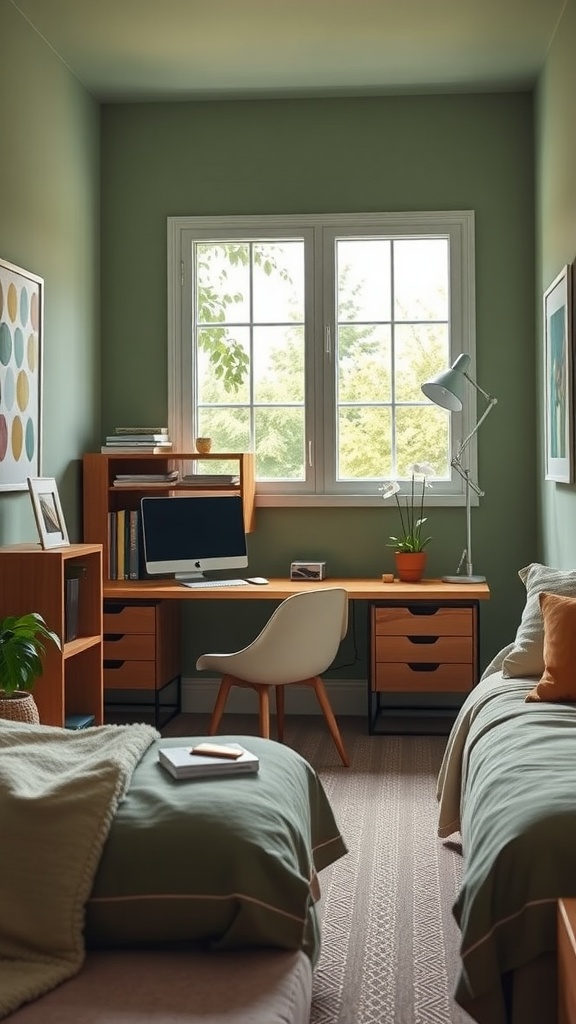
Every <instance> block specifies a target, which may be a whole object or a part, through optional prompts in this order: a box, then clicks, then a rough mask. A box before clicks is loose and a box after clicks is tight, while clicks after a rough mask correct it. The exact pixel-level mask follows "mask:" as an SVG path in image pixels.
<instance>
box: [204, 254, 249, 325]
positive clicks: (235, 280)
mask: <svg viewBox="0 0 576 1024" xmlns="http://www.w3.org/2000/svg"><path fill="white" fill-rule="evenodd" d="M195 257H196V285H197V287H196V321H197V323H199V324H211V323H219V322H220V323H236V324H239V323H247V322H248V320H249V316H250V304H249V298H250V246H249V245H248V244H247V243H242V244H238V243H237V242H207V243H197V244H196V246H195Z"/></svg>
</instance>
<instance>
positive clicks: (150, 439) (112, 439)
mask: <svg viewBox="0 0 576 1024" xmlns="http://www.w3.org/2000/svg"><path fill="white" fill-rule="evenodd" d="M169 441H170V438H169V437H168V434H109V435H108V437H107V438H106V444H113V445H117V444H119V445H122V444H166V443H167V442H169ZM170 443H171V442H170Z"/></svg>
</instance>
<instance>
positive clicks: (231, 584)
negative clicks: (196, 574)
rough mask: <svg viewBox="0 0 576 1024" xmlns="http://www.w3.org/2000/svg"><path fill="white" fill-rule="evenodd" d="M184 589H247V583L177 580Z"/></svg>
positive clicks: (236, 581)
mask: <svg viewBox="0 0 576 1024" xmlns="http://www.w3.org/2000/svg"><path fill="white" fill-rule="evenodd" d="M178 582H179V583H182V584H183V585H184V586H185V587H191V588H192V589H193V590H196V588H197V587H198V588H202V590H204V589H205V588H206V587H247V586H248V583H247V581H246V580H188V581H186V580H178Z"/></svg>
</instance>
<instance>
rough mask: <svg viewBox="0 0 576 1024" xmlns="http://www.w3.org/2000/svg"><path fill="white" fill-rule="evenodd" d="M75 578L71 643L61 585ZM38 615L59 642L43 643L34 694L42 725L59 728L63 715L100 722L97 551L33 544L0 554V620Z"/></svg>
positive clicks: (11, 547)
mask: <svg viewBox="0 0 576 1024" xmlns="http://www.w3.org/2000/svg"><path fill="white" fill-rule="evenodd" d="M74 572H75V573H76V574H77V575H78V576H80V585H79V588H78V619H77V628H75V630H74V632H75V634H76V635H75V637H74V639H72V640H67V641H64V637H65V636H66V635H67V629H66V621H67V614H66V613H67V608H66V580H67V578H68V577H69V575H70V573H74ZM28 612H39V613H40V615H42V616H43V618H44V619H45V620H46V623H47V624H48V626H49V627H50V629H52V630H54V632H55V633H57V634H58V636H59V637H60V639H61V640H62V649H61V650H59V649H58V648H57V647H56V646H55V645H54V644H53V643H51V642H50V641H46V644H45V647H46V654H45V657H44V661H43V664H44V671H43V674H42V675H41V676H40V677H39V679H37V680H36V684H35V686H34V690H33V696H34V700H35V701H36V704H37V706H38V712H39V715H40V721H41V723H42V724H43V725H58V726H63V725H64V721H65V718H66V717H67V716H68V715H93V716H94V724H95V725H101V724H102V720H103V692H102V546H101V544H71V545H70V546H69V547H62V548H53V549H49V550H47V551H44V550H43V549H42V548H41V547H40V546H39V545H38V544H12V545H8V546H6V547H3V548H0V617H1V618H4V617H5V616H6V615H26V614H27V613H28Z"/></svg>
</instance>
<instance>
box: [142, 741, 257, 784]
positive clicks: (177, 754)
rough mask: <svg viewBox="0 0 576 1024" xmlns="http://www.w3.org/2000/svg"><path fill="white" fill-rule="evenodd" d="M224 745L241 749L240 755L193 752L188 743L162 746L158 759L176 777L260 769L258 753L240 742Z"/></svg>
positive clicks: (196, 776)
mask: <svg viewBox="0 0 576 1024" xmlns="http://www.w3.org/2000/svg"><path fill="white" fill-rule="evenodd" d="M223 746H226V747H230V749H231V751H234V750H239V751H240V756H239V757H235V758H234V759H232V758H230V757H214V756H212V755H210V756H206V755H201V754H193V753H192V748H191V747H190V746H189V745H188V746H186V747H160V749H159V751H158V760H159V762H160V764H161V765H162V767H163V768H165V769H166V771H167V772H170V775H172V776H173V777H174V778H175V779H195V778H208V777H212V778H214V776H218V775H228V776H230V775H247V774H251V773H254V772H257V771H258V769H259V767H260V762H259V760H258V758H257V756H256V754H252V753H251V752H250V751H249V750H246V748H245V747H242V746H241V745H240V744H239V743H227V744H223Z"/></svg>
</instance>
